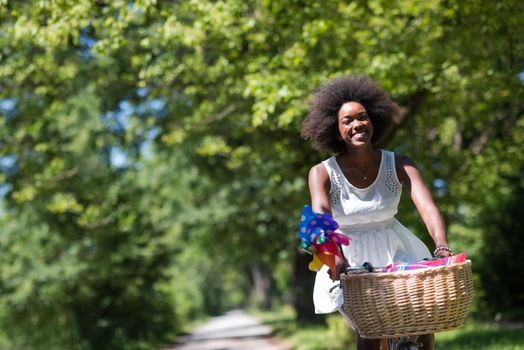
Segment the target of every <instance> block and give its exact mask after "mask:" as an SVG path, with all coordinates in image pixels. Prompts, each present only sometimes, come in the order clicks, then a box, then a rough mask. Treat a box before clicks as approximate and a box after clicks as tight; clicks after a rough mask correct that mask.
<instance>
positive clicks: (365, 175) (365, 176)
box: [352, 162, 371, 180]
mask: <svg viewBox="0 0 524 350" xmlns="http://www.w3.org/2000/svg"><path fill="white" fill-rule="evenodd" d="M352 168H353V169H355V171H356V172H357V174H358V175H359V176H360V177H361V178H362V179H364V180H367V179H368V174H369V169H371V162H369V164H368V170H367V171H366V174H364V175H363V174H362V173H361V172H360V171H359V170H358V169H357V168H356V167H352Z"/></svg>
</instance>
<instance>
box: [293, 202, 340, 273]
mask: <svg viewBox="0 0 524 350" xmlns="http://www.w3.org/2000/svg"><path fill="white" fill-rule="evenodd" d="M337 229H338V224H337V222H336V221H335V220H333V218H332V217H331V215H329V214H321V213H316V212H314V211H313V209H311V207H310V206H309V205H305V206H304V208H303V209H302V216H301V218H300V227H299V231H298V236H299V238H300V242H301V246H302V249H304V250H305V251H307V252H309V253H311V254H313V261H312V262H311V263H310V264H309V269H310V270H311V271H318V270H320V268H321V267H322V265H327V266H328V267H329V268H330V269H331V271H332V272H335V270H336V265H335V257H336V256H338V257H340V258H341V259H343V256H342V253H341V252H340V249H339V248H338V245H339V244H343V245H348V244H349V237H347V236H346V235H343V234H342V233H340V232H337V231H336V230H337ZM331 276H332V277H331V279H332V280H335V274H334V273H332V274H331Z"/></svg>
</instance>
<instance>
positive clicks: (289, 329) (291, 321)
mask: <svg viewBox="0 0 524 350" xmlns="http://www.w3.org/2000/svg"><path fill="white" fill-rule="evenodd" d="M251 313H252V314H253V315H255V316H256V317H258V318H259V319H260V320H261V321H262V323H264V324H267V325H269V326H271V327H273V330H274V336H275V337H278V338H281V339H283V340H284V341H286V342H287V343H288V344H290V345H291V346H292V348H293V349H295V350H342V349H344V350H346V349H355V348H356V347H355V335H354V333H353V331H352V330H351V329H349V328H348V326H347V325H346V323H345V321H344V319H343V318H342V317H341V316H339V315H337V314H333V315H329V316H327V317H326V319H325V322H321V323H298V322H297V321H296V320H295V316H294V314H293V311H292V310H291V309H290V308H282V309H280V310H278V311H272V312H260V311H252V312H251ZM436 349H437V350H472V349H475V350H524V330H523V329H522V328H520V329H511V328H510V327H507V326H501V325H497V324H494V323H492V324H490V323H481V322H475V321H470V322H469V323H467V324H466V326H465V327H462V328H460V329H456V330H452V331H448V332H442V333H438V334H437V335H436Z"/></svg>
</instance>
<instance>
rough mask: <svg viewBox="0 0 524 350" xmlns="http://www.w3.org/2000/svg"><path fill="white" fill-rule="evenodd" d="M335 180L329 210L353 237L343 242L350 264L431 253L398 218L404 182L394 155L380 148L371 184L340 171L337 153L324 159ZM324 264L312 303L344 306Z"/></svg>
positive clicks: (323, 309) (322, 307)
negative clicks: (355, 183)
mask: <svg viewBox="0 0 524 350" xmlns="http://www.w3.org/2000/svg"><path fill="white" fill-rule="evenodd" d="M322 163H323V164H324V166H325V167H326V169H327V172H328V174H329V179H330V180H331V190H330V193H329V199H330V202H331V213H332V215H333V218H334V219H335V220H336V221H337V223H338V224H339V225H340V228H339V231H340V232H342V233H344V234H346V235H348V236H349V237H350V238H351V241H350V242H349V246H342V249H343V252H344V255H345V256H346V258H347V260H348V262H349V264H350V265H351V266H353V267H354V266H362V264H363V263H364V262H366V261H367V262H370V263H371V264H372V265H373V266H376V267H379V266H380V267H382V266H387V265H389V264H391V263H393V262H399V261H403V262H408V261H417V260H421V259H423V258H429V257H431V253H430V252H429V250H428V248H427V247H426V245H425V244H424V243H422V241H421V240H420V239H418V238H417V237H416V236H415V235H414V234H413V233H412V232H411V231H409V230H408V229H407V228H406V227H404V226H403V225H402V224H401V223H400V222H398V221H397V219H395V215H396V214H397V207H398V203H399V202H400V195H401V193H402V185H401V184H400V181H399V180H398V177H397V172H396V170H395V154H394V153H393V152H389V151H385V150H381V159H380V168H379V171H378V175H377V178H376V179H375V181H374V182H373V183H372V184H371V185H370V186H368V187H366V188H363V189H360V188H357V187H355V186H353V185H352V184H351V183H350V182H349V181H348V180H347V178H346V177H345V175H344V173H343V172H342V170H341V169H340V167H339V165H338V163H337V161H336V159H335V156H333V157H331V158H329V159H327V160H325V161H323V162H322ZM327 271H328V267H327V266H325V265H324V266H323V267H322V269H320V271H319V272H317V275H316V279H315V288H314V290H313V302H314V304H315V312H316V313H321V314H324V313H330V312H334V311H337V310H339V309H340V308H341V306H342V301H343V297H342V291H341V289H340V288H338V287H337V286H338V285H339V283H340V282H339V281H336V282H333V281H332V280H331V279H330V278H329V275H328V273H327Z"/></svg>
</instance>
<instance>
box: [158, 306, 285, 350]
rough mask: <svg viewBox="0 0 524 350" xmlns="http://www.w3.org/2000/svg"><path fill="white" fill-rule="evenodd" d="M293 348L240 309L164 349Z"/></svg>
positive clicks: (271, 349)
mask: <svg viewBox="0 0 524 350" xmlns="http://www.w3.org/2000/svg"><path fill="white" fill-rule="evenodd" d="M241 349H242V350H245V349H249V350H290V349H291V348H290V347H289V346H287V345H286V344H284V343H283V342H282V341H279V340H277V339H275V338H272V337H271V328H270V327H268V326H264V325H262V324H260V322H259V321H258V320H257V319H256V318H254V317H252V316H249V315H248V314H246V313H245V312H244V311H241V310H234V311H230V312H228V313H227V314H225V315H224V316H219V317H215V318H212V319H211V320H210V321H209V322H207V323H206V324H204V325H203V326H201V327H199V328H197V329H196V330H195V331H194V332H193V334H191V335H188V336H184V337H180V338H179V339H177V343H176V344H175V345H174V347H170V348H167V349H165V350H241Z"/></svg>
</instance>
